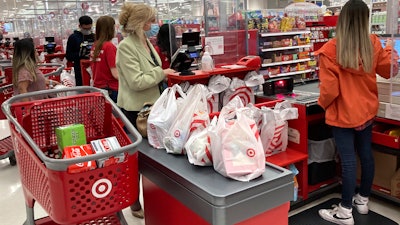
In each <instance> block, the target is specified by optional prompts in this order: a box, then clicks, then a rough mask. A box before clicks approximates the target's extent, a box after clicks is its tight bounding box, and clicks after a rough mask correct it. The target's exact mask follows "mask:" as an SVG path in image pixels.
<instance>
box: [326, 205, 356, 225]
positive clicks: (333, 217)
mask: <svg viewBox="0 0 400 225" xmlns="http://www.w3.org/2000/svg"><path fill="white" fill-rule="evenodd" d="M332 207H333V209H320V210H319V211H318V213H319V215H320V216H321V217H322V219H324V220H327V221H329V222H332V223H336V224H341V225H354V219H353V214H352V209H347V208H344V207H342V205H341V204H339V206H337V205H333V206H332Z"/></svg>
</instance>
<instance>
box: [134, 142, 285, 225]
mask: <svg viewBox="0 0 400 225" xmlns="http://www.w3.org/2000/svg"><path fill="white" fill-rule="evenodd" d="M138 149H139V170H140V172H141V173H142V175H143V176H145V177H146V178H147V179H149V180H150V181H152V182H153V183H155V184H156V185H157V186H158V187H159V188H161V189H163V190H164V191H165V192H167V193H168V194H170V195H171V196H173V198H175V199H176V200H178V201H179V202H181V203H182V204H183V205H185V206H186V207H187V208H189V209H191V210H192V211H193V212H195V213H196V214H198V215H199V216H200V217H202V218H204V220H206V221H207V222H208V223H210V224H218V225H225V224H226V225H228V224H229V225H231V224H235V223H238V222H240V221H244V220H246V219H248V218H251V217H253V216H256V215H258V214H260V213H262V212H265V211H267V210H270V209H273V208H274V207H277V206H279V205H282V204H283V203H287V202H289V201H291V200H292V199H293V174H292V173H291V172H290V171H289V170H286V169H283V168H281V167H278V166H275V165H273V164H270V163H267V164H266V169H265V172H264V174H263V175H262V176H261V177H259V178H256V179H254V180H251V181H250V182H240V181H235V180H233V179H229V178H226V177H223V176H222V175H220V174H219V173H218V172H216V171H215V170H214V168H213V167H212V166H211V167H201V166H195V165H192V164H190V163H189V161H188V159H187V156H186V155H172V154H167V153H166V151H165V150H157V149H154V148H152V147H151V146H149V144H148V143H147V140H145V139H144V140H143V142H142V143H141V144H140V145H139V146H138ZM144 188H146V187H144ZM144 202H146V199H144Z"/></svg>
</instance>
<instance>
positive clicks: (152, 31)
mask: <svg viewBox="0 0 400 225" xmlns="http://www.w3.org/2000/svg"><path fill="white" fill-rule="evenodd" d="M159 30H160V26H158V24H156V23H152V24H151V28H150V30H147V31H145V32H144V33H145V34H146V36H147V37H148V38H149V37H153V36H155V35H157V34H158V31H159Z"/></svg>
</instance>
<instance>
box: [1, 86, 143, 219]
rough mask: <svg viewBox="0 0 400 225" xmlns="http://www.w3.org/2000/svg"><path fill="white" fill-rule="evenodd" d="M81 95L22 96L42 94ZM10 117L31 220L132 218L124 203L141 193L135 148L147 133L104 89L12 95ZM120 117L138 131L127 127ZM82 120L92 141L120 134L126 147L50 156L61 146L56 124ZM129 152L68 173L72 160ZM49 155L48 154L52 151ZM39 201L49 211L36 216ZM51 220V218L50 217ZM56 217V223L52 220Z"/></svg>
mask: <svg viewBox="0 0 400 225" xmlns="http://www.w3.org/2000/svg"><path fill="white" fill-rule="evenodd" d="M68 92H72V93H77V94H76V95H72V96H66V97H57V98H50V99H43V100H38V101H34V102H18V101H19V100H21V99H23V98H29V97H33V96H38V95H57V96H59V94H60V93H61V95H68ZM2 110H3V111H4V113H5V115H6V116H7V119H8V120H9V121H10V129H11V137H12V138H13V142H14V148H15V155H16V159H17V165H18V168H19V171H20V175H21V183H22V187H23V190H24V195H25V200H26V204H27V207H26V208H27V220H26V222H25V224H26V225H32V224H88V225H95V224H104V225H106V224H107V225H108V224H110V225H115V224H127V223H126V221H125V219H124V217H123V214H122V209H124V208H126V207H128V206H130V205H131V204H133V202H134V201H135V200H136V199H137V198H138V193H139V191H138V186H139V185H138V161H137V160H138V159H137V153H136V148H135V146H137V145H138V144H139V143H140V142H141V140H142V138H141V136H140V134H139V133H138V132H137V130H136V129H135V128H134V127H133V126H132V124H131V123H130V122H129V120H128V119H127V118H126V117H125V116H124V115H123V113H122V112H121V110H120V109H119V108H118V107H117V106H116V104H115V103H114V102H113V101H112V100H111V99H110V97H108V94H107V93H105V92H104V91H102V90H100V89H97V88H93V87H75V88H62V89H51V90H46V91H40V92H32V93H27V94H21V95H17V96H13V97H11V98H10V99H8V100H7V101H5V102H4V103H3V104H2ZM117 118H118V119H120V120H121V121H123V123H124V125H125V127H126V129H127V130H128V131H129V132H130V133H131V134H132V135H133V139H134V140H135V141H134V142H133V143H132V141H131V139H130V138H129V137H128V136H127V134H126V133H125V132H124V129H123V128H122V126H121V125H120V124H119V123H118V122H117ZM76 123H80V124H83V125H84V126H85V133H86V137H87V141H88V142H90V141H91V140H95V139H100V138H105V137H111V136H116V137H117V140H118V142H119V143H120V145H121V146H122V147H121V148H119V149H117V150H114V151H108V152H103V153H97V154H93V155H89V156H85V157H80V158H73V159H55V158H51V157H49V156H50V155H51V154H48V153H49V152H52V151H54V150H56V149H57V141H56V135H55V128H56V127H58V126H62V125H68V124H76ZM121 153H123V154H125V160H124V161H123V162H121V163H117V164H113V165H110V166H107V167H103V168H97V169H94V170H89V171H86V172H80V173H69V172H68V171H67V168H68V167H69V166H70V165H73V164H77V163H83V162H88V161H92V160H99V159H107V158H109V157H111V156H116V155H119V154H121ZM47 155H49V156H47ZM35 201H37V202H38V203H39V204H40V205H41V206H42V207H43V209H44V210H45V211H46V212H47V213H48V215H49V217H46V218H44V219H40V220H35V219H34V213H33V206H34V203H35ZM48 221H51V222H48ZM52 222H53V223H52Z"/></svg>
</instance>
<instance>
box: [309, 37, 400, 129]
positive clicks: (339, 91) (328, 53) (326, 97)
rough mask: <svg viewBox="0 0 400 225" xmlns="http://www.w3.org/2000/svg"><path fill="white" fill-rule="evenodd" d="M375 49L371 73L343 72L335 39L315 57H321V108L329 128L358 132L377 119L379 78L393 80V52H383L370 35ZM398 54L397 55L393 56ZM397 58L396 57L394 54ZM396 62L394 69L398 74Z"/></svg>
mask: <svg viewBox="0 0 400 225" xmlns="http://www.w3.org/2000/svg"><path fill="white" fill-rule="evenodd" d="M370 37H371V41H372V45H373V47H374V56H373V60H374V61H373V68H372V71H371V73H366V72H365V71H363V69H362V68H360V69H359V70H354V69H349V68H342V67H341V66H340V65H339V64H337V63H336V39H332V40H330V41H329V42H327V43H326V44H325V45H324V46H323V47H322V48H321V49H319V50H318V51H317V52H316V53H315V54H316V55H318V56H319V61H318V62H319V68H320V73H319V79H320V86H319V87H320V97H319V99H318V104H319V105H320V106H321V107H322V108H323V109H324V110H325V122H326V124H329V125H332V126H336V127H342V128H355V127H358V126H361V125H363V124H364V123H366V122H368V121H369V120H371V119H372V118H374V117H375V116H376V114H377V111H378V106H379V101H378V87H377V84H376V74H378V75H380V76H382V77H384V78H390V67H391V57H392V56H391V52H392V51H391V48H389V47H386V48H385V49H383V48H382V46H381V43H380V41H379V39H378V37H377V36H376V35H371V36H370ZM394 53H395V52H394ZM395 54H396V53H395ZM397 58H398V57H397V54H396V57H395V59H396V62H395V63H394V64H393V65H392V66H393V71H395V72H394V75H396V74H397V71H398V65H397Z"/></svg>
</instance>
